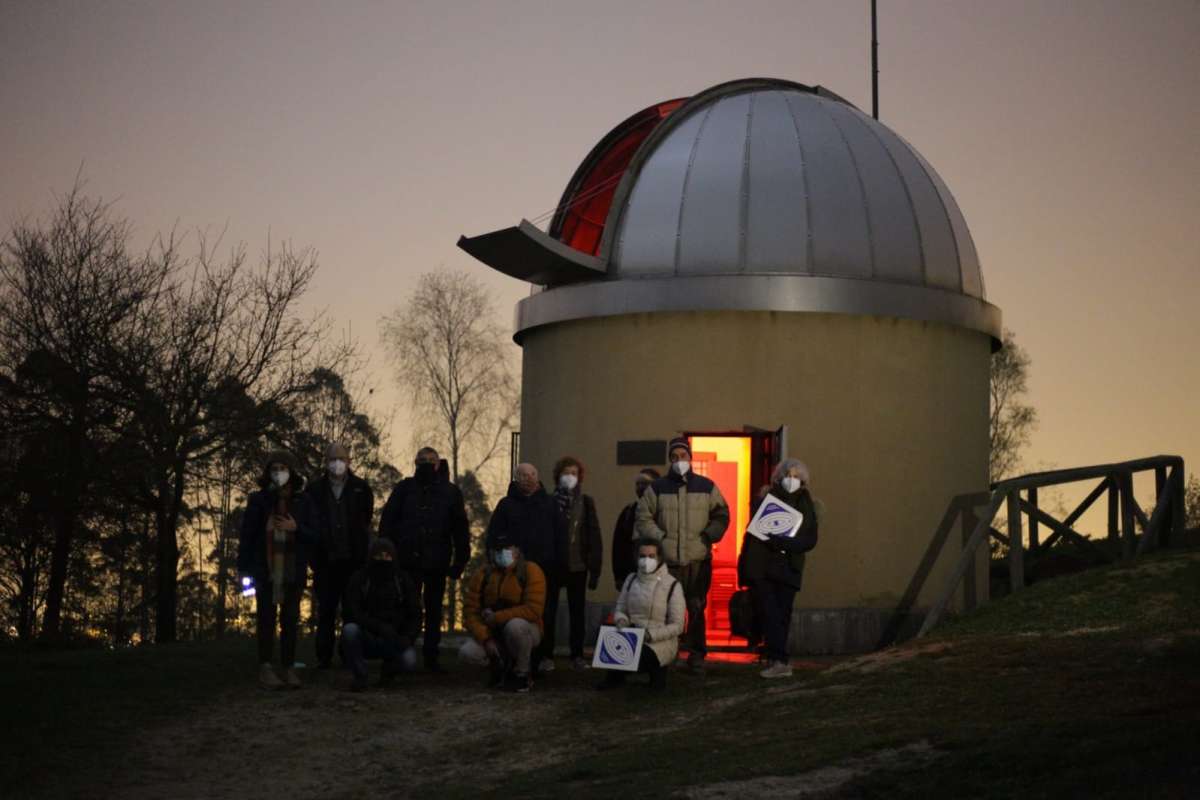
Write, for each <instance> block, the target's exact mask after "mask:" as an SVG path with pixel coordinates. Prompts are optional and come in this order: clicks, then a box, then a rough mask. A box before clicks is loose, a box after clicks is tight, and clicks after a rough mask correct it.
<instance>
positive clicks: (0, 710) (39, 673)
mask: <svg viewBox="0 0 1200 800" xmlns="http://www.w3.org/2000/svg"><path fill="white" fill-rule="evenodd" d="M255 661H256V659H255V656H254V644H253V642H251V641H250V640H248V639H241V638H233V639H228V640H225V641H221V642H204V643H199V644H197V643H180V644H174V645H168V646H163V647H140V648H128V649H123V650H116V651H114V650H104V649H71V650H66V649H50V648H45V647H42V646H9V647H5V648H2V649H0V698H3V701H2V702H0V752H3V753H4V759H3V762H2V764H3V765H2V766H0V786H3V787H5V789H4V792H3V793H4V794H5V795H6V796H16V797H20V796H26V795H31V794H33V793H34V792H35V791H36V792H39V793H40V792H45V793H49V794H59V793H69V792H70V788H71V785H72V783H73V781H74V779H75V778H77V777H78V776H79V775H81V774H84V773H87V772H90V771H91V770H92V769H95V768H100V767H101V766H102V765H104V764H106V763H109V764H112V763H114V762H115V763H116V764H119V763H120V753H121V752H122V751H124V750H125V749H127V748H128V747H129V746H130V745H131V743H132V742H133V740H134V737H136V736H137V735H139V734H140V733H143V732H144V731H145V730H146V729H148V728H152V727H154V726H155V725H157V724H159V723H162V722H165V721H167V720H170V719H172V718H177V717H179V716H180V715H183V714H187V713H189V712H190V711H192V710H193V709H195V708H196V707H198V706H200V705H203V704H205V703H211V702H213V700H214V698H215V697H217V696H218V695H219V694H220V693H221V692H222V691H224V690H226V689H228V688H230V687H232V686H235V685H237V684H246V683H247V682H248V681H252V680H253V679H254V664H255ZM9 792H12V794H11V795H10V794H8V793H9Z"/></svg>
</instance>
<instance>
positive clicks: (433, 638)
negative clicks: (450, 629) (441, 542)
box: [408, 570, 446, 664]
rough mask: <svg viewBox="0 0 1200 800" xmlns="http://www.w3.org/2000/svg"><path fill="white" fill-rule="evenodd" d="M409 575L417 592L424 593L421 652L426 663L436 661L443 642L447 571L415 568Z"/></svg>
mask: <svg viewBox="0 0 1200 800" xmlns="http://www.w3.org/2000/svg"><path fill="white" fill-rule="evenodd" d="M408 575H409V577H410V578H412V582H413V583H415V584H416V586H417V593H418V594H423V597H422V599H423V602H422V604H421V607H422V609H423V612H422V614H421V620H422V627H421V629H422V630H423V631H424V641H423V643H422V645H421V653H422V654H423V655H424V657H425V663H426V664H430V663H436V662H437V660H438V647H440V646H441V643H442V605H443V602H444V600H445V596H446V573H444V572H421V571H420V570H413V571H412V572H410V573H408Z"/></svg>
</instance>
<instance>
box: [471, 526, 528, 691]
mask: <svg viewBox="0 0 1200 800" xmlns="http://www.w3.org/2000/svg"><path fill="white" fill-rule="evenodd" d="M491 545H492V550H491V552H490V553H489V554H488V555H489V560H488V563H487V564H485V565H484V566H483V567H481V568H480V569H478V570H477V571H476V572H475V574H473V575H472V576H471V578H470V581H469V582H468V584H467V596H466V598H465V600H464V602H463V619H464V622H465V625H466V628H467V631H468V632H469V633H470V634H471V638H470V639H469V640H468V641H467V643H466V644H464V645H463V646H462V648H461V649H460V650H459V651H458V657H459V659H461V660H462V661H465V662H467V663H470V664H477V665H480V666H483V665H487V666H488V668H489V670H490V680H489V684H488V685H489V686H500V685H502V684H503V683H504V681H505V678H506V676H509V675H511V682H510V686H511V688H512V689H513V691H516V692H528V691H529V690H530V689H531V688H533V680H532V678H531V677H530V674H529V668H530V660H531V657H532V654H533V650H534V648H535V647H537V646H538V644H539V643H540V642H541V641H542V634H543V625H542V611H543V609H544V607H545V603H546V575H545V573H543V572H542V569H541V567H539V566H538V565H537V564H535V563H533V562H532V561H526V560H525V557H524V556H523V555H522V554H521V548H519V547H517V545H516V544H514V543H513V542H512V540H511V539H510V538H509V537H508V536H507V535H506V534H499V535H497V536H495V537H494V539H493V540H492V542H491Z"/></svg>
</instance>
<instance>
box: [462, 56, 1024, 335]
mask: <svg viewBox="0 0 1200 800" xmlns="http://www.w3.org/2000/svg"><path fill="white" fill-rule="evenodd" d="M677 102H678V103H681V105H679V106H678V108H677V110H674V111H672V112H670V113H669V114H668V115H667V116H665V118H663V119H662V120H661V123H657V124H656V126H655V127H653V128H652V129H651V130H650V131H649V132H648V133H643V137H644V138H641V139H639V140H637V141H638V144H637V147H636V151H634V152H633V154H632V156H628V157H627V158H628V160H627V162H626V163H625V164H624V165H623V166H621V167H620V171H618V172H616V173H615V175H613V177H610V178H606V179H605V180H604V181H597V180H593V177H594V174H595V173H594V171H595V170H597V169H599V167H598V166H597V165H601V164H604V163H605V159H606V158H608V157H609V155H610V154H611V153H613V152H614V148H615V147H616V145H614V142H620V141H628V140H627V138H623V137H626V136H627V134H629V132H630V131H631V130H634V129H635V128H637V125H640V124H642V123H643V122H644V121H645V116H644V114H645V112H643V115H635V116H634V117H631V118H630V119H629V120H626V122H624V123H622V124H621V125H618V126H617V127H616V128H614V129H613V131H612V132H610V133H609V134H608V136H606V137H605V138H604V139H602V140H601V141H600V143H599V144H598V145H597V146H596V147H595V148H594V149H593V151H592V152H591V153H590V154H589V155H588V156H587V158H586V159H585V160H584V161H583V162H582V164H581V165H580V167H579V169H578V170H577V172H576V174H575V176H574V177H573V178H572V179H571V182H570V183H569V184H568V187H567V191H566V192H565V194H564V199H563V202H562V203H561V204H560V206H559V208H558V210H557V212H556V215H555V219H554V221H553V222H552V224H551V226H550V232H549V233H546V232H544V231H542V230H540V229H538V228H537V227H536V226H534V225H533V224H532V223H530V222H528V221H526V220H522V221H521V223H520V224H519V225H517V226H513V227H511V228H505V229H502V230H497V231H493V232H491V233H486V234H482V235H479V236H475V237H471V238H468V237H462V238H460V240H459V246H460V247H462V248H463V249H464V250H466V251H467V252H469V253H471V254H472V255H474V256H475V257H476V258H478V259H480V260H481V261H483V262H484V263H486V264H489V265H490V266H492V267H493V268H495V269H497V270H499V271H501V272H503V273H505V274H507V275H511V276H513V277H517V278H521V279H523V280H528V281H530V282H531V283H534V284H536V285H538V286H542V287H545V291H542V292H537V293H535V294H534V295H532V296H531V297H528V298H526V299H524V300H522V301H521V302H520V303H519V304H518V306H517V311H516V333H515V338H516V339H517V341H518V342H519V341H520V340H521V338H522V336H523V335H524V333H525V332H526V331H528V330H531V329H533V328H536V327H540V326H544V325H552V324H556V323H560V322H566V321H569V320H577V319H587V318H594V317H608V316H616V315H621V314H636V313H653V312H658V311H782V312H802V313H803V312H808V313H835V314H858V315H873V316H885V317H886V316H891V317H900V318H905V319H915V320H924V321H929V322H941V323H946V324H950V325H955V326H958V327H963V328H967V329H970V330H975V331H979V332H982V333H985V334H987V335H989V336H990V337H991V338H992V341H993V347H998V346H999V338H1000V331H1001V314H1000V309H998V308H996V307H995V306H993V305H991V304H990V303H988V302H987V300H986V299H985V297H986V295H985V291H984V283H983V275H982V272H981V271H980V268H979V259H978V256H977V255H976V252H975V245H974V243H973V242H972V240H971V234H970V232H969V231H968V229H967V225H966V221H965V220H964V219H963V215H962V212H961V211H960V210H959V208H958V204H957V203H956V202H955V201H954V197H953V196H952V195H951V194H950V191H949V189H947V188H946V185H945V183H944V182H943V181H942V179H941V178H940V177H939V176H938V174H937V173H936V172H935V171H934V169H933V168H932V167H931V166H930V165H929V164H928V163H927V162H926V161H925V159H923V158H922V157H921V155H920V154H919V153H918V152H917V151H916V150H915V149H914V148H913V147H911V146H910V145H909V144H908V143H907V142H906V141H904V140H903V139H902V138H901V137H900V136H898V135H897V134H896V133H895V132H893V131H892V130H890V129H889V128H887V127H886V126H884V125H883V124H881V123H879V122H878V121H876V120H873V119H871V118H870V117H868V116H867V115H865V114H863V113H862V112H861V111H859V110H858V109H857V108H855V107H854V106H853V105H851V104H850V103H849V102H847V101H845V100H843V99H842V98H841V97H838V96H837V95H836V94H834V93H832V92H830V91H828V90H826V89H824V88H822V87H819V86H818V87H809V86H805V85H803V84H799V83H793V82H791V81H783V80H777V79H771V78H749V79H744V80H738V81H732V82H730V83H725V84H721V85H719V86H715V87H713V88H711V89H708V90H706V91H704V92H701V93H700V94H698V95H695V96H693V97H691V98H688V99H687V100H686V101H671V103H677ZM653 108H654V107H652V109H653ZM639 120H640V122H639ZM641 130H643V131H644V130H645V129H641ZM589 186H592V187H595V188H591V189H589V188H587V187H589ZM604 191H607V193H608V194H607V195H604V194H599V192H604ZM597 197H600V198H609V197H610V198H611V201H610V202H609V201H608V200H605V202H604V203H601V204H600V206H601V207H602V208H603V209H604V210H603V213H602V215H601V216H600V217H599V218H598V219H589V220H585V222H584V223H581V224H590V225H591V226H592V228H593V231H595V229H599V232H598V233H596V234H595V235H594V236H593V237H592V239H591V242H592V244H591V245H589V246H587V247H582V248H581V246H580V245H579V244H578V240H577V239H576V238H574V235H573V234H570V233H569V232H568V231H567V229H568V228H569V227H570V226H569V225H566V224H565V223H566V222H569V221H577V220H571V219H569V218H571V217H572V216H573V217H576V218H579V217H581V216H582V217H587V215H588V214H587V213H585V214H582V215H581V214H580V213H578V212H577V209H579V208H581V207H584V206H583V205H581V204H588V203H595V202H596V200H595V198H597ZM588 213H591V212H588ZM596 237H598V238H596Z"/></svg>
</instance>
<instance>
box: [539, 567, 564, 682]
mask: <svg viewBox="0 0 1200 800" xmlns="http://www.w3.org/2000/svg"><path fill="white" fill-rule="evenodd" d="M545 574H546V605H545V606H543V607H542V628H543V632H542V643H541V644H540V645H538V648H537V651H536V652H535V653H534V661H535V663H534V668H535V669H536V668H537V664H536V662H537V661H540V660H541V659H543V658H550V659H553V658H554V645H555V639H556V638H557V634H558V625H557V624H556V623H557V622H558V595H559V593H560V592H562V588H563V586H565V585H566V583H567V581H566V577H567V574H568V573H566V572H565V571H562V570H545Z"/></svg>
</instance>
